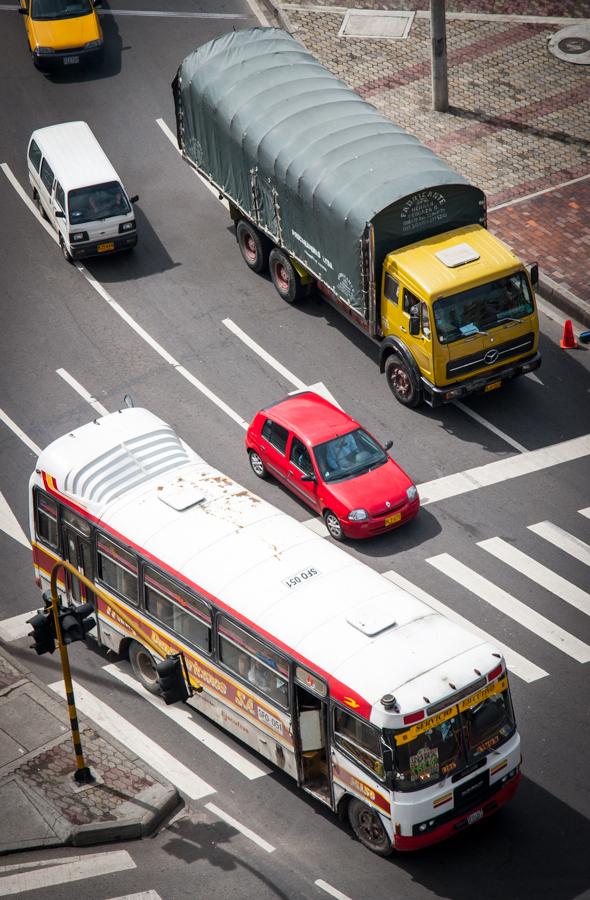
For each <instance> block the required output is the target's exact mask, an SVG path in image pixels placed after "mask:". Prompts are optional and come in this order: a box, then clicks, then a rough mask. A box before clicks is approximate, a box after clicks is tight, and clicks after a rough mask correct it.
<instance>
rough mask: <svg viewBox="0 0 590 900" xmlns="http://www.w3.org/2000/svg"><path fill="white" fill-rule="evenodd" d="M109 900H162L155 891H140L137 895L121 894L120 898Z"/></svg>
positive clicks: (110, 899)
mask: <svg viewBox="0 0 590 900" xmlns="http://www.w3.org/2000/svg"><path fill="white" fill-rule="evenodd" d="M109 900H162V898H161V897H160V895H159V894H158V892H157V891H152V890H150V891H140V893H139V894H122V895H121V896H120V897H110V898H109Z"/></svg>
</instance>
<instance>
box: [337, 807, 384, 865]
mask: <svg viewBox="0 0 590 900" xmlns="http://www.w3.org/2000/svg"><path fill="white" fill-rule="evenodd" d="M347 813H348V821H349V822H350V826H351V828H352V830H353V831H354V833H355V834H356V836H357V838H358V839H359V841H360V842H361V844H364V845H365V847H368V848H369V850H372V851H373V853H377V854H378V855H379V856H389V855H390V854H391V852H392V851H393V847H392V844H391V841H390V839H389V835H388V834H387V832H386V830H385V828H384V827H383V822H382V821H381V819H380V818H379V816H378V815H377V813H376V812H375V810H374V809H371V807H370V806H367V804H366V803H363V802H362V801H361V800H357V799H356V798H353V799H352V800H351V801H350V803H349V804H348V809H347Z"/></svg>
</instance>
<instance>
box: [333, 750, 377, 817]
mask: <svg viewBox="0 0 590 900" xmlns="http://www.w3.org/2000/svg"><path fill="white" fill-rule="evenodd" d="M332 775H333V778H334V783H335V784H339V785H340V787H343V788H344V789H345V790H349V791H351V792H352V793H353V794H356V795H357V796H358V797H362V799H363V800H364V801H365V802H367V803H369V804H370V805H371V806H374V807H376V809H378V810H380V811H381V812H384V813H386V815H388V816H391V803H390V802H389V798H388V797H385V796H383V794H381V793H380V792H379V791H378V790H376V789H375V788H374V787H373V786H372V785H370V784H366V782H364V781H361V779H360V778H357V776H356V775H353V774H352V772H349V771H348V769H345V768H343V766H342V765H340V764H339V763H334V764H333V767H332Z"/></svg>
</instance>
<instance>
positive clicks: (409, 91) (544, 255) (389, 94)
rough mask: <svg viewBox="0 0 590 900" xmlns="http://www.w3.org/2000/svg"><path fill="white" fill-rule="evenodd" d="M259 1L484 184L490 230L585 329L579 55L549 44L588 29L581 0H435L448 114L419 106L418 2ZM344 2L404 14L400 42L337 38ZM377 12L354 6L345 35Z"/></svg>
mask: <svg viewBox="0 0 590 900" xmlns="http://www.w3.org/2000/svg"><path fill="white" fill-rule="evenodd" d="M259 2H260V4H261V7H262V8H263V9H264V11H265V13H266V15H267V18H268V19H269V20H270V21H271V23H272V24H276V25H279V26H280V27H282V28H285V30H288V31H290V32H291V33H292V34H293V35H294V37H296V38H297V39H298V40H299V41H301V42H302V43H303V44H304V45H305V46H306V47H307V48H308V49H309V50H310V51H311V52H312V53H313V54H314V55H315V56H317V57H318V58H319V59H320V60H321V61H322V62H323V63H324V65H326V66H327V67H328V68H329V69H330V70H331V71H332V72H334V74H336V75H338V76H339V77H340V78H342V80H343V81H345V82H346V83H347V84H349V85H350V86H351V87H352V88H354V90H356V91H357V92H358V93H360V94H361V95H362V96H363V97H365V98H366V99H367V100H368V101H369V102H371V103H373V104H374V105H375V106H376V107H377V108H378V109H380V110H381V111H382V112H383V113H384V114H385V115H387V116H388V117H389V118H391V119H392V120H393V121H395V122H396V123H397V124H399V125H401V126H402V127H404V128H405V129H406V130H407V131H409V132H410V133H412V134H415V135H416V136H417V137H418V138H419V139H420V140H421V141H422V142H423V143H424V144H426V145H427V146H429V147H431V148H432V149H433V150H434V151H435V152H436V153H437V154H438V155H439V156H442V157H443V158H444V159H445V160H446V162H448V163H449V165H451V166H452V167H453V168H454V169H455V170H456V171H458V172H460V173H461V174H463V175H465V176H466V177H467V178H469V179H470V180H471V181H472V182H473V183H474V184H476V185H478V186H479V187H481V188H483V190H484V191H485V192H486V195H487V198H488V227H489V228H490V230H491V231H493V232H494V233H495V234H496V235H497V236H498V237H500V238H501V239H502V240H504V241H505V242H506V243H507V244H509V245H510V246H511V247H512V248H513V249H514V250H515V251H516V253H517V254H518V255H519V256H520V257H521V259H523V260H524V261H525V262H534V261H538V263H539V269H540V277H541V282H540V290H539V293H540V294H541V296H542V297H543V298H544V299H546V300H548V301H549V302H550V303H552V304H553V305H555V306H558V307H559V308H560V309H561V310H562V311H563V312H564V313H565V315H566V316H567V317H571V318H573V319H575V320H576V321H577V322H578V323H580V324H581V325H585V326H586V327H590V264H589V259H590V65H579V64H574V63H573V62H572V61H571V59H573V58H574V56H575V54H572V56H571V57H570V58H569V59H570V61H565V60H562V59H558V58H556V57H555V56H553V55H552V54H551V53H550V52H549V49H548V43H549V40H550V39H551V38H552V37H553V36H554V35H555V34H556V33H557V32H558V31H560V30H561V29H562V28H565V27H568V26H571V25H572V23H573V24H574V25H575V26H576V27H582V28H587V29H588V32H587V37H588V38H589V39H590V0H528V2H527V3H522V2H517V0H493V2H492V0H447V2H446V21H447V52H448V83H449V104H450V109H449V112H447V113H439V112H434V111H433V110H432V109H431V78H430V19H429V13H428V9H429V0H354V2H353V3H351V4H350V6H347V5H346V4H345V3H343V2H342V0H298V2H284V3H281V2H277V0H259ZM355 10H362V11H363V12H364V14H365V15H366V14H369V15H370V14H371V13H373V14H378V13H379V12H383V11H396V12H397V13H398V14H399V15H403V14H404V12H407V13H408V14H409V16H410V17H411V16H412V13H414V16H413V18H411V23H410V25H409V30H408V34H407V37H405V38H404V39H378V38H369V37H366V36H364V37H348V36H341V35H339V32H340V29H341V27H342V26H343V24H344V22H345V17H346V14H347V12H351V13H353V12H354V11H355ZM376 21H377V20H372V21H371V22H368V21H367V19H366V18H364V19H363V18H362V17H361V16H358V15H357V18H356V30H357V32H358V31H359V30H361V29H364V33H365V34H366V31H367V30H368V29H369V28H374V27H377V26H376ZM380 21H381V22H382V21H383V20H380ZM353 28H354V25H353ZM302 127H305V126H304V123H303V124H302Z"/></svg>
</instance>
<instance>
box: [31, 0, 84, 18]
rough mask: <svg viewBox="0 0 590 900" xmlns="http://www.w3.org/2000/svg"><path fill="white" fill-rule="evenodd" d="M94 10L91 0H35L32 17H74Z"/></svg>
mask: <svg viewBox="0 0 590 900" xmlns="http://www.w3.org/2000/svg"><path fill="white" fill-rule="evenodd" d="M91 12H92V4H91V3H90V0H33V2H32V4H31V18H32V19H39V20H42V19H74V18H76V17H77V16H87V15H89V14H90V13H91Z"/></svg>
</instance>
